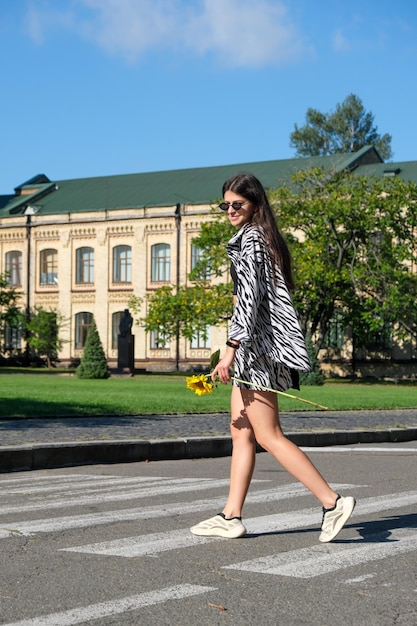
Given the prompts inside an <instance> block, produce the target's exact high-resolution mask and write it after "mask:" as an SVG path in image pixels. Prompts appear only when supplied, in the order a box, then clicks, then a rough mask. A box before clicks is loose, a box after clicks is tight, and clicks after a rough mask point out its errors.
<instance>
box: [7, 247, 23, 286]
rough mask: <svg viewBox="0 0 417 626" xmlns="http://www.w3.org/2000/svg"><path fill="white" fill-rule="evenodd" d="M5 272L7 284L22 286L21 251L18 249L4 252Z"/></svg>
mask: <svg viewBox="0 0 417 626" xmlns="http://www.w3.org/2000/svg"><path fill="white" fill-rule="evenodd" d="M6 274H7V282H8V284H9V285H11V286H12V287H21V286H22V253H21V252H19V251H18V250H13V251H12V252H6Z"/></svg>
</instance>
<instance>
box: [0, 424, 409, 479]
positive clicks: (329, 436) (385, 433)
mask: <svg viewBox="0 0 417 626" xmlns="http://www.w3.org/2000/svg"><path fill="white" fill-rule="evenodd" d="M287 437H288V438H289V439H291V441H293V442H294V443H296V444H297V445H298V446H304V447H317V446H334V445H352V444H358V443H366V444H370V443H384V442H390V443H394V442H401V441H414V440H417V428H388V429H385V430H344V431H342V430H338V431H316V432H290V433H287ZM231 451H232V441H231V438H230V437H190V438H186V439H155V440H149V441H140V440H114V441H87V442H85V441H83V442H77V441H74V442H64V443H50V444H46V443H39V444H33V445H26V446H20V447H17V446H3V447H0V472H23V471H31V470H40V469H53V468H60V467H73V466H77V465H98V464H114V463H137V462H141V461H142V462H143V461H167V460H180V459H196V458H215V457H221V456H230V454H231ZM262 451H263V450H262V448H260V447H258V452H262Z"/></svg>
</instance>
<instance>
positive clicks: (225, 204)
mask: <svg viewBox="0 0 417 626" xmlns="http://www.w3.org/2000/svg"><path fill="white" fill-rule="evenodd" d="M244 204H247V201H245V202H238V201H237V200H236V201H235V202H222V203H221V204H219V209H221V210H222V211H228V210H229V206H231V207H232V209H233V210H234V211H240V209H241V208H242V207H243V205H244Z"/></svg>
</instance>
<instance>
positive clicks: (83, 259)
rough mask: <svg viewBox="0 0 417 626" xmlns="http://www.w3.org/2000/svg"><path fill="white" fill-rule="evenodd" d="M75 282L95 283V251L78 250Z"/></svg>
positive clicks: (88, 249) (90, 249)
mask: <svg viewBox="0 0 417 626" xmlns="http://www.w3.org/2000/svg"><path fill="white" fill-rule="evenodd" d="M75 282H76V283H78V284H83V283H89V284H91V283H94V249H93V248H88V247H85V248H78V249H77V253H76V269H75Z"/></svg>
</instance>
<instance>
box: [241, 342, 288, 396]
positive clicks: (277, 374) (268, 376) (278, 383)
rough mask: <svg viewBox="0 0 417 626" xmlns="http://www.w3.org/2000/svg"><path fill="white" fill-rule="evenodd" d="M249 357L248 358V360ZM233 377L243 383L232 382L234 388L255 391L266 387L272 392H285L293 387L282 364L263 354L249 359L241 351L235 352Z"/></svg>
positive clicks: (286, 368)
mask: <svg viewBox="0 0 417 626" xmlns="http://www.w3.org/2000/svg"><path fill="white" fill-rule="evenodd" d="M248 356H249V358H248ZM233 375H234V377H235V378H239V379H240V380H242V381H247V383H252V384H250V385H249V384H245V382H239V381H236V380H234V381H233V385H234V386H235V387H241V388H243V389H257V390H258V391H259V390H261V391H262V389H261V388H262V387H268V388H269V389H273V390H274V391H286V390H287V389H289V388H290V387H292V385H293V381H292V378H291V370H290V368H289V367H287V366H286V365H283V364H282V363H277V362H276V361H273V360H272V359H270V358H269V357H268V356H266V355H265V354H263V355H261V356H258V357H255V358H250V355H248V354H247V353H246V354H245V352H244V351H243V350H241V349H239V350H237V351H236V355H235V361H234V374H233Z"/></svg>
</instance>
